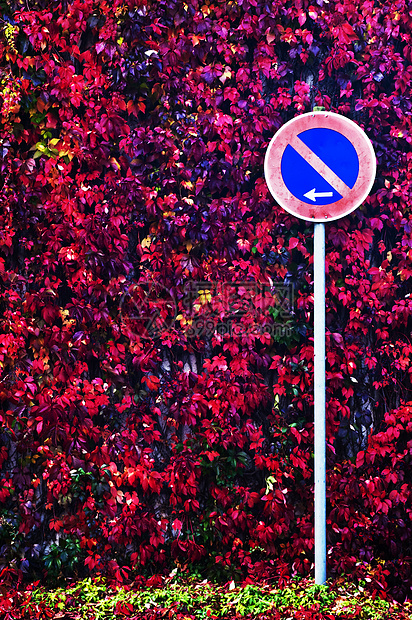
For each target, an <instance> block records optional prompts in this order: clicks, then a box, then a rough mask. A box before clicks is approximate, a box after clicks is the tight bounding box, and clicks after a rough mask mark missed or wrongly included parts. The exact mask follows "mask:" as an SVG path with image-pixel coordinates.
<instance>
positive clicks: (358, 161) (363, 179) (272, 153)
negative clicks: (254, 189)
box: [265, 112, 376, 222]
mask: <svg viewBox="0 0 412 620" xmlns="http://www.w3.org/2000/svg"><path fill="white" fill-rule="evenodd" d="M375 175H376V157H375V152H374V150H373V146H372V143H371V141H370V140H369V138H368V136H367V135H366V134H365V132H364V131H363V130H362V129H361V128H360V127H359V126H358V125H357V124H356V123H354V122H353V121H351V120H350V119H349V118H346V117H345V116H342V115H341V114H335V113H334V112H309V113H307V114H301V115H300V116H297V117H296V118H293V119H292V120H290V121H288V122H287V123H285V124H284V125H283V126H282V127H281V128H280V129H279V131H278V132H277V133H276V134H275V135H274V136H273V138H272V140H271V141H270V143H269V146H268V149H267V151H266V157H265V178H266V183H267V184H268V187H269V190H270V192H271V194H272V196H273V197H274V199H275V200H276V201H277V202H278V204H279V205H280V206H281V207H283V208H284V209H285V210H286V211H288V212H289V213H292V214H293V215H296V217H299V218H301V219H304V220H310V221H312V222H330V221H332V220H337V219H339V218H340V217H344V216H345V215H348V213H351V212H352V211H354V210H355V209H356V208H357V207H359V205H361V204H362V202H363V201H364V200H365V198H366V196H367V195H368V194H369V192H370V191H371V189H372V185H373V183H374V180H375Z"/></svg>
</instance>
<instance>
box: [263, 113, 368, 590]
mask: <svg viewBox="0 0 412 620" xmlns="http://www.w3.org/2000/svg"><path fill="white" fill-rule="evenodd" d="M375 174H376V159H375V153H374V150H373V147H372V144H371V142H370V140H369V138H368V136H367V135H366V134H365V132H364V131H363V130H362V129H361V128H360V127H358V125H356V123H354V122H353V121H351V120H349V119H348V118H346V117H345V116H341V115H340V114H335V113H333V112H309V113H308V114H302V115H301V116H298V117H296V118H293V119H292V120H291V121H289V122H288V123H285V125H283V127H281V129H280V130H279V131H278V132H277V133H276V134H275V135H274V137H273V138H272V140H271V141H270V143H269V146H268V149H267V152H266V158H265V177H266V182H267V184H268V187H269V189H270V191H271V193H272V195H273V197H274V198H275V200H276V201H277V202H278V204H279V205H280V206H281V207H283V208H284V209H285V210H286V211H288V212H289V213H292V214H293V215H296V217H299V218H301V219H304V220H307V221H312V222H314V223H315V225H314V237H313V276H314V278H313V289H314V293H313V297H314V303H313V306H314V308H313V309H314V312H313V315H314V316H313V322H314V330H313V332H314V333H313V352H314V454H315V459H314V461H315V463H314V482H315V498H314V499H315V583H316V584H324V583H325V581H326V420H325V411H326V389H325V357H326V355H325V224H324V222H330V221H332V220H337V219H339V218H341V217H344V216H345V215H348V214H349V213H351V212H352V211H354V209H356V208H357V207H359V205H361V204H362V202H363V201H364V200H365V198H366V196H367V195H368V194H369V192H370V190H371V189H372V185H373V182H374V180H375Z"/></svg>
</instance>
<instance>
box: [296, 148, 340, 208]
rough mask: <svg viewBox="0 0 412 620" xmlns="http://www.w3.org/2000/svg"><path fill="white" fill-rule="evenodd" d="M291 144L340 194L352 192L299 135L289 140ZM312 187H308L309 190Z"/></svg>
mask: <svg viewBox="0 0 412 620" xmlns="http://www.w3.org/2000/svg"><path fill="white" fill-rule="evenodd" d="M289 144H290V146H291V147H292V148H293V149H295V151H297V152H298V153H299V155H301V156H302V157H303V159H305V160H306V161H307V162H308V164H309V165H311V166H312V168H313V169H314V170H316V172H317V173H318V174H320V175H321V177H323V178H324V179H325V181H327V182H328V183H329V185H331V186H332V187H333V188H334V189H335V190H336V191H337V192H339V194H340V195H341V196H342V197H344V196H347V194H348V192H350V187H348V186H347V185H346V183H344V182H343V181H342V179H340V178H339V177H338V176H337V175H336V174H335V173H334V172H333V170H331V169H330V168H329V166H327V165H326V164H325V162H323V161H322V160H321V159H320V158H319V157H318V156H317V155H316V154H315V153H314V152H313V151H311V150H310V148H309V147H308V146H306V144H305V143H304V142H302V140H300V139H299V138H298V136H293V137H292V139H291V140H290V142H289ZM311 189H312V188H311V187H308V191H310V190H311Z"/></svg>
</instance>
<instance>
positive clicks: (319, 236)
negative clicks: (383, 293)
mask: <svg viewBox="0 0 412 620" xmlns="http://www.w3.org/2000/svg"><path fill="white" fill-rule="evenodd" d="M313 246H314V247H313V272H314V286H313V289H314V290H313V292H314V343H313V348H314V399H315V429H314V432H315V471H314V475H315V583H316V584H320V585H321V584H324V583H325V582H326V397H325V225H324V224H323V223H322V222H320V223H316V224H315V229H314V238H313Z"/></svg>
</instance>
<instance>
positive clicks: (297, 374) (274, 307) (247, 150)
mask: <svg viewBox="0 0 412 620" xmlns="http://www.w3.org/2000/svg"><path fill="white" fill-rule="evenodd" d="M0 7H1V11H2V17H1V20H2V21H1V22H0V24H1V31H2V32H1V43H0V51H1V57H2V60H1V65H0V78H1V102H2V107H1V115H2V125H1V130H0V134H1V135H0V138H1V143H2V146H1V148H2V160H1V163H0V170H1V175H2V187H1V190H0V200H1V212H0V231H1V235H0V279H1V293H0V295H1V297H0V305H1V319H0V361H1V364H2V375H1V384H0V402H1V404H2V411H1V414H0V415H1V424H2V429H1V442H2V446H1V450H0V466H1V468H2V469H1V472H2V473H1V488H0V502H1V517H0V518H1V526H2V527H1V535H0V536H1V539H0V555H1V558H2V559H1V563H2V565H3V567H4V571H5V572H4V574H3V577H4V576H5V575H6V573H8V574H9V577H13V576H14V577H15V578H16V579H17V580H19V579H22V577H23V576H25V578H27V579H29V580H30V579H31V580H33V579H37V578H38V576H39V575H42V576H43V575H44V576H45V577H47V579H49V580H51V581H53V580H57V579H60V578H62V577H70V576H77V577H85V576H87V574H88V573H90V574H92V575H96V574H104V575H109V576H111V577H115V578H116V579H118V580H121V579H124V578H126V577H128V576H129V575H131V576H133V575H137V574H142V575H145V576H146V577H150V576H151V575H152V574H157V573H159V572H160V573H161V572H162V571H165V573H166V574H167V573H168V572H169V571H170V570H171V568H173V567H178V568H179V569H181V570H185V569H187V570H198V571H201V573H202V574H203V575H205V576H208V577H210V576H214V577H221V578H223V579H225V580H227V579H232V578H234V579H241V578H245V577H249V578H250V579H267V578H270V579H280V580H281V583H282V580H283V581H285V580H287V579H288V578H289V577H290V576H293V575H304V574H308V573H309V572H310V571H311V569H312V567H313V517H312V512H313V500H312V497H313V453H312V450H313V447H312V446H313V423H312V419H313V418H312V416H313V414H312V409H313V392H312V383H313V374H312V370H313V361H312V359H313V341H312V318H313V293H312V258H311V257H312V249H313V248H312V245H313V241H312V239H313V237H312V227H311V226H310V225H309V224H306V223H305V222H302V221H298V220H296V219H295V218H293V217H292V216H289V215H288V214H287V213H285V212H284V211H283V210H282V209H280V208H279V207H278V206H277V205H276V204H274V203H273V200H272V198H271V197H270V195H269V193H268V190H267V187H266V184H265V181H264V178H263V176H262V175H263V158H264V154H265V149H266V147H267V144H268V142H269V140H270V139H271V137H272V135H273V134H274V132H275V131H276V130H277V129H278V128H279V127H280V126H281V125H282V123H284V122H285V121H287V120H288V119H290V118H292V117H293V116H295V115H297V114H300V113H302V112H306V111H309V110H311V108H312V107H313V106H314V105H320V106H324V107H325V108H326V109H328V110H333V111H336V112H339V113H342V114H345V115H346V116H348V117H350V118H353V119H354V120H355V121H356V122H358V124H360V125H361V126H362V127H363V128H364V129H365V131H366V133H367V134H368V136H369V137H370V139H371V140H372V143H373V145H374V148H375V151H376V154H377V158H378V175H377V179H376V183H375V186H374V188H373V191H372V193H371V195H370V196H369V198H368V199H367V200H366V201H365V203H364V204H363V205H362V206H361V207H360V208H359V209H358V210H357V211H356V212H354V213H353V214H351V215H350V216H348V217H346V218H344V219H342V220H340V221H339V222H338V223H337V222H334V223H331V224H330V225H328V226H327V228H326V234H327V287H328V294H327V306H328V307H327V348H328V352H327V398H328V406H327V437H328V440H327V441H328V451H327V458H328V570H329V571H330V573H331V574H340V573H341V572H349V573H353V574H355V575H357V576H358V577H359V578H361V577H362V575H363V574H365V571H366V570H367V569H366V567H367V566H369V565H370V564H372V565H373V566H374V570H375V574H376V579H377V581H378V582H379V584H380V585H379V587H381V588H383V589H385V588H389V589H390V590H391V591H392V593H393V594H394V595H395V596H396V597H397V598H399V599H403V598H405V597H406V596H410V586H411V583H412V579H411V557H412V547H411V540H412V537H411V514H412V512H411V501H412V494H411V485H410V474H409V470H410V459H411V453H412V436H411V428H412V408H411V404H412V403H411V400H410V399H411V396H410V392H411V387H412V386H411V378H410V376H411V372H410V370H411V364H410V360H411V354H412V344H411V339H410V335H411V316H410V315H411V309H412V305H411V304H412V301H411V297H410V291H411V289H410V277H411V275H412V270H411V266H410V265H411V252H412V249H411V248H412V216H411V211H410V196H411V160H412V157H411V149H410V144H411V139H412V138H411V129H410V128H411V106H412V103H411V96H410V94H411V77H412V69H411V59H412V34H411V33H412V16H411V14H410V6H409V3H408V2H407V1H405V0H395V1H393V0H391V1H389V0H382V1H380V2H377V1H372V0H363V1H362V2H357V3H352V2H351V1H348V0H330V1H329V2H328V1H327V0H316V1H315V0H314V1H313V3H312V4H310V3H309V2H308V0H294V1H291V0H288V1H286V2H285V1H284V0H274V1H273V2H269V1H267V0H236V1H235V0H202V1H199V0H186V1H185V2H180V1H175V0H112V1H110V2H108V1H107V0H81V1H80V0H74V1H73V2H67V1H65V0H61V1H57V0H53V1H50V0H47V1H46V0H27V2H26V1H25V2H21V3H20V2H17V1H14V0H10V1H8V2H5V0H1V1H0Z"/></svg>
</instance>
